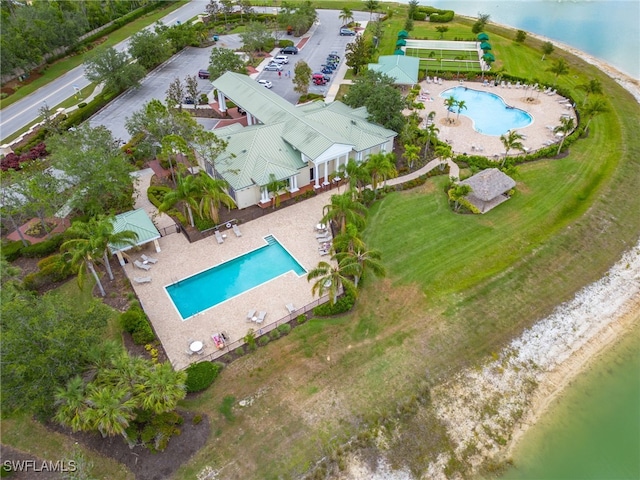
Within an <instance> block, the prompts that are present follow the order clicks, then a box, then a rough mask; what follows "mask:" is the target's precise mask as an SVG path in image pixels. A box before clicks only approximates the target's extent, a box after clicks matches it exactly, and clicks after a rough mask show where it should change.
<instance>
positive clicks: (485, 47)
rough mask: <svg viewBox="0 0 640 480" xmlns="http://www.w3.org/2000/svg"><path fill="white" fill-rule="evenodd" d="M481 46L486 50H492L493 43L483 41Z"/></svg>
mask: <svg viewBox="0 0 640 480" xmlns="http://www.w3.org/2000/svg"><path fill="white" fill-rule="evenodd" d="M480 48H481V49H482V50H484V51H485V52H486V51H487V50H491V44H490V43H489V42H482V43H481V44H480Z"/></svg>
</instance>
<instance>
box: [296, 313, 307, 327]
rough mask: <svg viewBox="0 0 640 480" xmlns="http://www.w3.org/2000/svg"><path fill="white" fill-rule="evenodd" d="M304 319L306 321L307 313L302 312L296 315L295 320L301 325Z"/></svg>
mask: <svg viewBox="0 0 640 480" xmlns="http://www.w3.org/2000/svg"><path fill="white" fill-rule="evenodd" d="M306 321H307V315H306V314H304V313H302V314H300V315H298V317H297V318H296V322H298V325H302V324H303V323H304V322H306Z"/></svg>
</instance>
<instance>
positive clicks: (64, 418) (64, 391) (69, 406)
mask: <svg viewBox="0 0 640 480" xmlns="http://www.w3.org/2000/svg"><path fill="white" fill-rule="evenodd" d="M54 398H55V405H56V406H57V410H56V413H55V415H54V417H53V419H54V420H55V421H56V422H58V423H60V424H61V425H65V426H67V427H69V428H71V430H73V431H74V432H79V431H81V430H85V429H86V428H87V422H86V415H85V411H86V409H87V408H88V407H87V404H86V403H85V401H84V400H85V383H84V380H82V377H80V376H79V375H76V376H75V377H73V378H72V379H71V380H69V381H68V382H67V385H66V386H65V387H58V389H57V390H56V393H55V395H54Z"/></svg>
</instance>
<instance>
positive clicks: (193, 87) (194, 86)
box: [184, 75, 200, 109]
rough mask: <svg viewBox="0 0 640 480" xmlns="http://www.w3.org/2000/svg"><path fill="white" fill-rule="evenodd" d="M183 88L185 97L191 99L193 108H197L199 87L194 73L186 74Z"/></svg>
mask: <svg viewBox="0 0 640 480" xmlns="http://www.w3.org/2000/svg"><path fill="white" fill-rule="evenodd" d="M184 89H185V91H186V93H187V97H189V98H191V99H193V108H195V109H197V108H198V104H199V103H200V99H199V98H198V95H199V94H200V88H199V87H198V79H197V78H196V76H195V75H187V76H186V77H184Z"/></svg>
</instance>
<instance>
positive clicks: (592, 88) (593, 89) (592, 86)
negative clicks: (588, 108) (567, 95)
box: [578, 78, 602, 106]
mask: <svg viewBox="0 0 640 480" xmlns="http://www.w3.org/2000/svg"><path fill="white" fill-rule="evenodd" d="M578 88H579V89H580V90H584V91H585V93H586V95H585V96H584V100H583V101H582V106H584V104H585V103H587V100H588V99H589V95H591V94H592V93H595V94H597V95H601V94H602V84H601V83H600V80H596V79H595V78H593V79H591V80H589V81H588V82H587V83H582V84H580V85H578Z"/></svg>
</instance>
